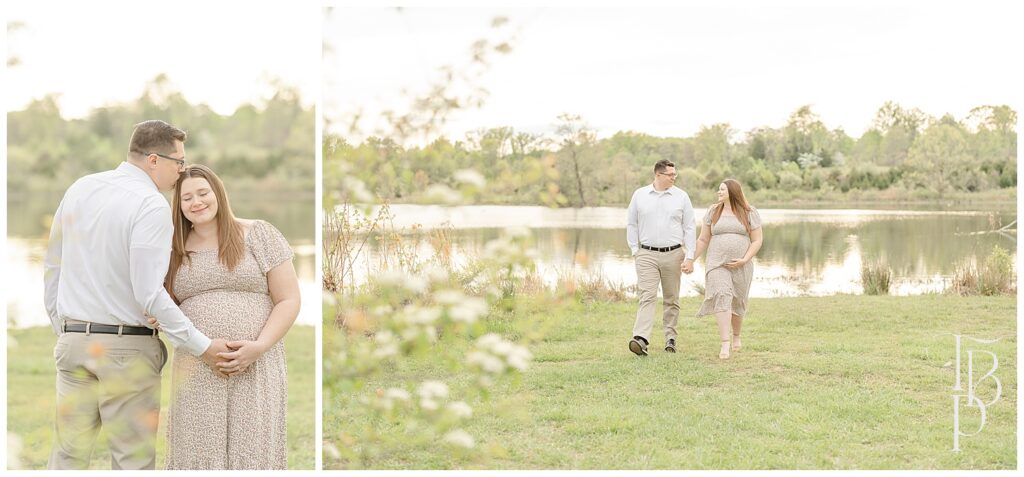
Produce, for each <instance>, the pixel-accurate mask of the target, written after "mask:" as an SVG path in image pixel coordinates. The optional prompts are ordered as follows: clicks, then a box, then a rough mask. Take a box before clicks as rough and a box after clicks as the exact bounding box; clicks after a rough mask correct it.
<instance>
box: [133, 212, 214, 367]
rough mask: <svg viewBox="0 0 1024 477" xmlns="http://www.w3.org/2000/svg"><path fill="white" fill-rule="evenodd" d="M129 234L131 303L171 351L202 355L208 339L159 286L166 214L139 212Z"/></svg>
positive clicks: (167, 237)
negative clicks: (157, 326)
mask: <svg viewBox="0 0 1024 477" xmlns="http://www.w3.org/2000/svg"><path fill="white" fill-rule="evenodd" d="M131 234H132V236H131V246H130V250H129V251H128V254H129V255H128V267H129V273H130V274H131V276H130V278H131V282H132V291H133V292H134V294H135V301H137V302H138V303H139V305H140V306H141V307H142V310H143V311H144V312H145V313H146V314H148V315H150V316H152V317H154V318H156V320H157V322H158V323H160V330H161V331H163V332H164V333H166V334H167V338H168V339H169V340H170V341H171V344H172V345H174V347H175V348H181V349H184V350H185V351H188V352H189V353H191V354H193V355H195V356H200V355H202V354H203V353H204V352H205V351H206V349H207V348H209V347H210V343H211V341H210V338H207V337H206V335H204V334H203V333H201V332H200V331H199V330H197V329H196V327H195V325H193V324H192V321H191V320H189V319H188V318H187V317H186V316H185V314H184V313H182V312H181V310H180V309H179V308H178V306H177V305H175V304H174V300H171V297H170V295H169V294H168V293H167V290H166V289H164V286H163V283H164V276H165V275H166V274H167V266H168V264H169V262H170V260H171V239H172V236H173V235H174V228H173V226H172V225H171V221H170V217H169V214H167V210H166V209H163V208H158V207H153V208H149V209H147V210H143V211H142V215H141V216H140V217H139V218H138V219H137V220H136V221H135V224H134V226H133V227H132V232H131Z"/></svg>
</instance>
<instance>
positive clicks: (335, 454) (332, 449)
mask: <svg viewBox="0 0 1024 477" xmlns="http://www.w3.org/2000/svg"><path fill="white" fill-rule="evenodd" d="M324 454H327V457H330V458H331V459H335V460H337V459H341V451H339V450H338V447H337V446H335V445H334V443H332V442H324ZM10 462H11V460H10V458H9V457H8V459H7V463H8V464H10ZM8 467H10V466H9V465H8ZM14 468H17V467H14Z"/></svg>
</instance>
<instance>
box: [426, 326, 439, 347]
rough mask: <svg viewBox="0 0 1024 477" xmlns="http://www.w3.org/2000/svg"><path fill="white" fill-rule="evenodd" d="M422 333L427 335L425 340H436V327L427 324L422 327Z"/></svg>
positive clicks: (434, 341) (433, 341) (432, 341)
mask: <svg viewBox="0 0 1024 477" xmlns="http://www.w3.org/2000/svg"><path fill="white" fill-rule="evenodd" d="M423 334H425V335H427V340H428V341H430V342H431V343H436V342H437V327H434V326H427V327H425V328H423Z"/></svg>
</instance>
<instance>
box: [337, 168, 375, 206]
mask: <svg viewBox="0 0 1024 477" xmlns="http://www.w3.org/2000/svg"><path fill="white" fill-rule="evenodd" d="M341 181H342V186H341V188H342V190H343V191H344V192H345V193H347V194H348V196H349V197H351V198H352V201H353V202H355V203H357V204H365V203H369V202H373V194H370V191H369V190H368V189H367V188H366V183H364V182H363V181H361V180H359V179H356V178H355V177H353V176H351V175H346V176H344V177H343V178H342V179H341Z"/></svg>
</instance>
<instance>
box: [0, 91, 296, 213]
mask: <svg viewBox="0 0 1024 477" xmlns="http://www.w3.org/2000/svg"><path fill="white" fill-rule="evenodd" d="M272 86H273V87H274V89H275V92H274V94H273V96H272V97H270V98H269V99H266V100H264V101H262V102H260V104H244V105H241V106H239V107H238V108H237V109H236V110H235V111H234V112H233V113H232V114H231V115H222V114H219V113H217V112H215V111H213V110H211V109H210V108H209V106H207V105H205V104H191V103H189V102H188V101H187V100H186V99H185V97H184V96H183V95H182V94H181V92H179V91H176V90H175V89H174V88H173V87H172V86H171V85H170V82H169V80H168V78H167V76H166V75H160V76H158V77H156V78H154V79H153V80H151V81H150V82H149V83H147V85H146V87H145V90H144V92H143V93H142V95H141V96H140V97H139V98H138V99H136V100H133V101H129V102H127V103H123V104H115V105H108V106H103V107H99V108H95V109H93V110H92V111H91V112H90V113H89V115H88V116H87V117H85V118H81V119H64V118H63V117H62V116H61V112H60V102H59V99H60V98H59V95H56V94H52V95H48V96H45V97H43V98H41V99H37V100H34V101H32V102H31V103H30V104H29V105H27V106H26V107H25V108H24V109H23V110H21V111H14V112H11V113H8V116H7V177H8V184H7V186H8V194H10V195H11V196H12V198H17V197H21V196H23V195H24V194H27V193H30V192H36V191H55V190H56V191H59V190H64V189H66V188H67V187H68V186H69V185H70V184H71V183H72V182H73V181H74V180H75V179H77V178H79V177H81V176H84V175H86V174H90V173H94V172H100V171H104V170H108V169H112V168H114V167H116V166H117V164H119V163H120V162H121V161H124V160H125V155H126V153H127V150H128V140H129V138H130V136H131V132H132V129H133V126H134V125H135V124H137V123H139V122H141V121H144V120H147V119H162V120H165V121H167V122H169V123H171V124H173V125H175V126H178V127H180V128H182V129H184V130H185V131H186V132H187V133H188V140H187V142H186V157H187V159H188V161H189V162H190V163H200V164H205V165H208V166H210V167H211V168H213V170H214V171H216V172H217V174H218V175H220V176H221V177H223V178H225V180H228V179H230V184H233V185H234V186H237V187H239V188H258V189H264V188H281V189H295V190H302V191H309V192H311V186H312V184H313V183H314V180H315V155H314V152H315V145H314V138H315V135H314V131H315V126H314V125H315V123H314V121H315V117H314V114H313V108H312V107H304V106H303V105H302V104H301V101H300V96H299V93H298V90H297V89H296V88H294V87H290V86H287V85H284V84H280V83H277V84H273V85H272ZM233 188H234V187H233Z"/></svg>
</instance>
